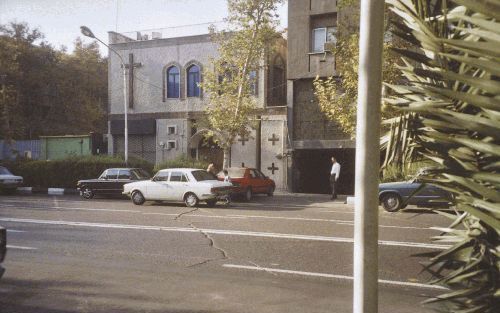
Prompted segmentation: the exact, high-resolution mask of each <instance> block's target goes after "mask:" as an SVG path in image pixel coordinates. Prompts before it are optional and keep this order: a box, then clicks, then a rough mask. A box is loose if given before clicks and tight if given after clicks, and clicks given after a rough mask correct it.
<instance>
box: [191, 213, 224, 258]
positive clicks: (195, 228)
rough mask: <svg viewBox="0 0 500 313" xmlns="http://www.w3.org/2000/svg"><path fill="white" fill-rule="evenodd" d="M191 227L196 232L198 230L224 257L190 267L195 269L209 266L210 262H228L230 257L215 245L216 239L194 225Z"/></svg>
mask: <svg viewBox="0 0 500 313" xmlns="http://www.w3.org/2000/svg"><path fill="white" fill-rule="evenodd" d="M189 226H190V227H191V228H193V229H194V230H197V231H198V232H199V233H200V234H202V235H203V237H205V238H206V239H207V240H208V242H209V244H208V245H209V246H210V247H212V248H214V249H215V250H217V251H219V253H220V254H221V256H222V257H220V258H215V259H207V260H205V261H202V262H199V263H195V264H192V265H189V266H188V267H195V266H200V265H204V264H207V263H210V262H213V261H218V260H227V259H229V256H228V254H227V252H226V250H224V249H222V248H221V247H219V246H217V245H216V244H215V241H214V239H213V238H212V237H211V236H210V235H209V234H207V233H206V232H204V231H203V230H202V229H199V228H198V227H196V226H194V225H193V223H190V224H189Z"/></svg>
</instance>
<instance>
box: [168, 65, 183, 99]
mask: <svg viewBox="0 0 500 313" xmlns="http://www.w3.org/2000/svg"><path fill="white" fill-rule="evenodd" d="M179 91H180V72H179V69H178V68H177V66H172V67H170V68H169V69H168V70H167V98H179V94H180V92H179Z"/></svg>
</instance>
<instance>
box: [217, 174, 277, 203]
mask: <svg viewBox="0 0 500 313" xmlns="http://www.w3.org/2000/svg"><path fill="white" fill-rule="evenodd" d="M227 171H228V174H229V177H230V178H231V182H232V183H233V186H234V193H236V194H241V195H243V196H244V197H245V200H247V201H250V200H251V199H252V195H253V194H257V193H264V194H267V195H268V196H272V195H273V193H274V189H275V188H276V185H275V184H274V180H272V179H270V178H269V177H267V176H266V175H264V174H262V172H261V171H259V170H258V169H256V168H248V167H230V168H228V169H227ZM217 178H218V179H219V180H224V173H223V172H220V173H219V174H217Z"/></svg>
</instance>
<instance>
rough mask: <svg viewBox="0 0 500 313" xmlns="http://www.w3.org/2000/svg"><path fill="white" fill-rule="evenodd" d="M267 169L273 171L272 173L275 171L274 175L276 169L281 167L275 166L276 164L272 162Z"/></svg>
mask: <svg viewBox="0 0 500 313" xmlns="http://www.w3.org/2000/svg"><path fill="white" fill-rule="evenodd" d="M267 169H268V170H270V171H271V173H273V175H274V171H277V170H279V168H278V167H275V166H274V163H272V164H271V166H270V167H268V168H267Z"/></svg>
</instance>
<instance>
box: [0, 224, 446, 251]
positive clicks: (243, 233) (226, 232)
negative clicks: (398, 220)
mask: <svg viewBox="0 0 500 313" xmlns="http://www.w3.org/2000/svg"><path fill="white" fill-rule="evenodd" d="M0 221H4V222H13V223H31V224H45V225H66V226H78V227H94V228H115V229H140V230H157V231H173V232H199V231H202V232H204V233H207V234H215V235H233V236H248V237H263V238H283V239H296V240H310V241H327V242H343V243H353V242H354V239H353V238H346V237H327V236H314V235H298V234H284V233H270V232H252V231H239V230H225V229H208V228H199V229H194V228H188V227H166V226H149V225H130V224H104V223H88V222H71V221H52V220H35V219H20V218H0ZM379 245H381V246H400V247H412V248H426V249H441V250H446V249H448V248H449V247H451V246H449V245H439V244H432V243H422V242H401V241H390V240H379Z"/></svg>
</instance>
